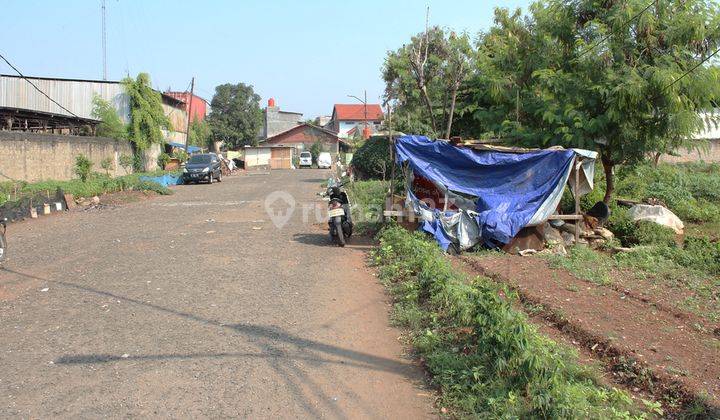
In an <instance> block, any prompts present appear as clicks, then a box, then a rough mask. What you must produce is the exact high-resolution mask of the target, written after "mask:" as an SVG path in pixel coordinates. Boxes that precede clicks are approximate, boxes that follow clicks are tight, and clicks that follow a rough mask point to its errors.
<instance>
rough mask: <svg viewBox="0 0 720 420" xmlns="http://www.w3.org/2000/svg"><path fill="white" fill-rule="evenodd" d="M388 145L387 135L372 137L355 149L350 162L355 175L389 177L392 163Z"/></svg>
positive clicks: (371, 177) (374, 177) (376, 177)
mask: <svg viewBox="0 0 720 420" xmlns="http://www.w3.org/2000/svg"><path fill="white" fill-rule="evenodd" d="M389 147H390V145H389V140H388V139H387V137H373V138H371V139H370V140H367V141H366V142H365V143H364V144H363V145H362V146H361V147H360V148H359V149H357V151H355V154H353V158H352V162H351V164H352V166H353V168H354V170H355V173H356V174H357V176H358V177H360V178H366V179H387V178H389V177H390V168H391V166H392V165H393V162H392V160H391V159H390V149H389ZM397 172H398V173H399V172H400V171H397Z"/></svg>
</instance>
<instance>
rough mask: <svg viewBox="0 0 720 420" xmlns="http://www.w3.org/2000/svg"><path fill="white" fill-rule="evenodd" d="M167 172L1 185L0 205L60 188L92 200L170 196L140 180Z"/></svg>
mask: <svg viewBox="0 0 720 420" xmlns="http://www.w3.org/2000/svg"><path fill="white" fill-rule="evenodd" d="M166 173H168V172H165V171H156V172H139V173H134V174H130V175H125V176H119V177H115V178H113V177H110V176H108V175H105V174H101V173H97V172H96V173H93V174H91V175H90V176H89V177H88V178H87V180H86V181H81V180H80V179H72V180H69V181H52V180H51V181H40V182H33V183H28V182H1V183H0V205H1V204H3V203H5V202H7V201H17V200H19V199H22V197H23V196H25V195H32V194H34V193H38V192H45V191H48V192H50V193H54V192H55V190H57V189H58V188H61V189H62V190H63V191H64V192H65V193H66V194H72V195H74V196H75V197H92V196H95V195H102V194H106V193H113V192H117V191H126V190H135V191H155V192H156V193H158V194H163V195H167V194H171V191H170V190H169V189H168V188H166V187H163V186H162V185H160V184H157V183H155V182H149V181H142V180H140V177H142V176H158V175H163V174H166Z"/></svg>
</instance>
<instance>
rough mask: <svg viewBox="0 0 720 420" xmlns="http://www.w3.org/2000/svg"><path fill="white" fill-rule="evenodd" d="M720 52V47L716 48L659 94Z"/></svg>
mask: <svg viewBox="0 0 720 420" xmlns="http://www.w3.org/2000/svg"><path fill="white" fill-rule="evenodd" d="M719 52H720V48H718V49H716V50H715V51H714V52H713V53H712V54H710V55H708V56H707V57H705V58H704V59H702V60H701V61H700V62H699V63H697V64H695V65H694V66H693V67H692V68H691V69H690V70H688V71H686V72H685V73H683V74H682V75H681V76H680V77H678V78H677V79H675V80H673V81H672V83H670V84H668V85H667V86H665V87H664V88H662V89H661V90H660V93H658V95H659V94H661V93H663V92H665V91H666V90H667V89H670V88H671V87H672V86H673V85H674V84H675V83H677V82H679V81H680V80H682V79H683V78H684V77H685V76H687V75H688V74H690V73H692V72H693V71H695V69H697V68H698V67H700V66H702V65H703V64H705V63H706V62H707V61H708V60H710V59H711V58H713V57H714V56H715V55H716V54H717V53H719Z"/></svg>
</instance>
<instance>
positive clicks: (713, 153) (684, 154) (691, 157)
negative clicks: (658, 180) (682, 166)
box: [660, 139, 720, 163]
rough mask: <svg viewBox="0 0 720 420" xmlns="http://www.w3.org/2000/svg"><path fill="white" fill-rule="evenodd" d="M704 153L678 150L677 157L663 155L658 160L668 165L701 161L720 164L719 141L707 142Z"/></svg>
mask: <svg viewBox="0 0 720 420" xmlns="http://www.w3.org/2000/svg"><path fill="white" fill-rule="evenodd" d="M707 146H708V147H707V150H706V151H700V152H698V151H697V150H693V151H691V152H688V151H687V150H684V149H682V150H678V152H677V154H678V156H670V155H664V156H662V157H661V158H660V159H661V161H663V162H668V163H684V162H697V161H700V160H703V161H705V162H720V139H714V140H708V145H707Z"/></svg>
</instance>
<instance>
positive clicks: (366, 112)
mask: <svg viewBox="0 0 720 420" xmlns="http://www.w3.org/2000/svg"><path fill="white" fill-rule="evenodd" d="M382 120H383V112H382V108H381V107H380V105H379V104H367V109H366V108H365V105H364V104H335V106H334V107H333V113H332V118H331V119H330V122H329V123H328V125H327V126H326V127H328V128H329V129H330V130H332V131H334V132H336V133H337V134H338V137H340V138H348V137H351V136H352V135H353V134H354V133H355V131H358V130H359V131H360V132H361V133H362V130H363V129H364V128H365V125H366V124H367V127H368V129H369V132H370V133H369V134H372V133H374V132H376V131H378V130H380V124H382Z"/></svg>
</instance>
